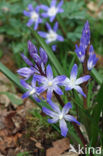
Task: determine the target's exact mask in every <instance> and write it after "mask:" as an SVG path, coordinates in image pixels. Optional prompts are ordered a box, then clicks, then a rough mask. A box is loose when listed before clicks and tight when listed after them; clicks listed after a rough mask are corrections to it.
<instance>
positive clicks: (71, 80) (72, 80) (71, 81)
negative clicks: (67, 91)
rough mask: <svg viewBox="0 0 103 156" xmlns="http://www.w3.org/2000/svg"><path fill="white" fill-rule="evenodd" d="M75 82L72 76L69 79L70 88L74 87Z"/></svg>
mask: <svg viewBox="0 0 103 156" xmlns="http://www.w3.org/2000/svg"><path fill="white" fill-rule="evenodd" d="M75 82H76V79H74V78H72V79H70V86H71V87H72V88H74V86H75Z"/></svg>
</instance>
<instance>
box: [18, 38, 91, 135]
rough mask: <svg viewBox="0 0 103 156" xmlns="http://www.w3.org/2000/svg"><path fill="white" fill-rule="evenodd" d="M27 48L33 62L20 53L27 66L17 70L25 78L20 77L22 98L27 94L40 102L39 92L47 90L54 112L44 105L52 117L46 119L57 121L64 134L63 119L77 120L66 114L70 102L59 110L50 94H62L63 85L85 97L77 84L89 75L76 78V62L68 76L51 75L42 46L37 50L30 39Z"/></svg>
mask: <svg viewBox="0 0 103 156" xmlns="http://www.w3.org/2000/svg"><path fill="white" fill-rule="evenodd" d="M28 50H29V54H30V56H31V57H32V59H33V61H34V62H35V64H34V63H33V62H32V61H30V60H29V59H28V58H27V57H26V56H25V55H24V54H21V56H22V58H23V60H24V61H25V62H26V64H27V65H28V66H29V67H23V68H21V69H19V70H18V71H17V72H18V74H19V75H20V76H23V77H24V78H25V79H24V80H23V79H21V81H20V82H21V85H22V86H23V87H24V88H26V89H27V92H26V93H24V94H23V96H22V98H23V99H24V98H27V97H28V96H32V97H33V98H34V99H35V100H36V101H37V102H40V95H41V93H43V92H44V91H47V101H49V102H48V103H49V104H50V106H51V107H52V109H53V110H54V112H53V111H51V110H48V109H47V108H45V107H43V112H45V113H46V114H47V115H49V116H51V117H52V118H53V119H49V120H48V121H49V123H55V122H57V121H59V123H60V129H61V135H63V136H66V134H67V131H68V129H67V125H66V122H65V121H71V122H76V123H79V122H78V121H77V120H76V119H75V118H74V117H72V116H71V115H68V111H69V109H70V108H71V104H70V103H67V104H66V105H65V106H64V107H63V109H62V111H61V110H60V108H59V106H57V105H55V104H54V103H53V102H52V101H51V98H52V95H53V93H56V94H57V95H59V96H60V95H63V92H62V90H61V88H60V87H61V86H64V87H65V90H66V91H68V90H72V89H75V90H77V91H78V92H79V93H80V94H81V95H83V96H85V97H86V95H85V94H84V92H83V90H82V88H81V87H80V86H79V85H80V84H81V83H83V82H86V81H88V80H89V78H90V76H89V75H86V76H83V77H80V78H78V79H77V72H78V71H77V70H78V67H77V65H76V64H74V66H73V68H72V70H71V74H70V78H68V77H66V76H65V75H60V76H56V77H53V72H52V68H51V66H50V65H47V66H46V64H47V60H48V57H47V54H46V52H45V51H44V50H43V49H42V48H40V49H39V51H38V50H37V48H36V47H35V46H34V45H33V44H32V42H31V41H28ZM31 77H32V82H31V85H29V84H28V83H27V82H26V80H28V79H29V78H31Z"/></svg>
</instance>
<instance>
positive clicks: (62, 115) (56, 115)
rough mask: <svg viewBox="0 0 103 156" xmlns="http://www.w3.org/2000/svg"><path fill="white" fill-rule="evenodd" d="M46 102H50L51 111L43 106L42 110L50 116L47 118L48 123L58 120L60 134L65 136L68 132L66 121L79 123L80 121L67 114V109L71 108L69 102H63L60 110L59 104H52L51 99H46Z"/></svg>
mask: <svg viewBox="0 0 103 156" xmlns="http://www.w3.org/2000/svg"><path fill="white" fill-rule="evenodd" d="M48 103H49V104H50V106H51V108H52V110H53V111H52V110H50V109H47V108H46V107H43V108H42V110H43V112H44V113H45V114H46V115H48V116H50V117H51V119H48V122H49V123H51V124H52V123H57V122H59V126H60V129H61V135H62V136H64V137H66V135H67V132H68V128H67V124H66V121H69V122H75V123H77V124H78V125H80V123H79V122H78V121H77V120H76V119H75V118H74V117H73V116H71V115H68V112H69V110H70V109H71V108H72V105H71V103H70V102H68V103H67V104H65V106H64V107H63V109H62V110H60V108H59V106H58V105H56V104H54V103H53V102H52V101H51V100H48Z"/></svg>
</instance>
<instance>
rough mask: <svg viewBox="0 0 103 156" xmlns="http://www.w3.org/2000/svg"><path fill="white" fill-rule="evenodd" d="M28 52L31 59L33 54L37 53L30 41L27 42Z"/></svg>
mask: <svg viewBox="0 0 103 156" xmlns="http://www.w3.org/2000/svg"><path fill="white" fill-rule="evenodd" d="M28 50H29V53H30V56H31V57H32V56H33V54H34V53H37V52H38V50H37V48H36V46H35V45H34V44H33V43H32V42H31V41H30V40H29V41H28Z"/></svg>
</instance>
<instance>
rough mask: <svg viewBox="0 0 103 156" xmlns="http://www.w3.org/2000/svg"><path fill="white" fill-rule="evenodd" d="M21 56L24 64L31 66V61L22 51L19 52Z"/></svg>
mask: <svg viewBox="0 0 103 156" xmlns="http://www.w3.org/2000/svg"><path fill="white" fill-rule="evenodd" d="M21 57H22V58H23V60H24V61H25V62H26V64H28V65H29V66H33V63H32V62H31V61H30V60H29V59H28V58H27V57H26V56H25V55H24V54H23V53H22V54H21Z"/></svg>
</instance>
